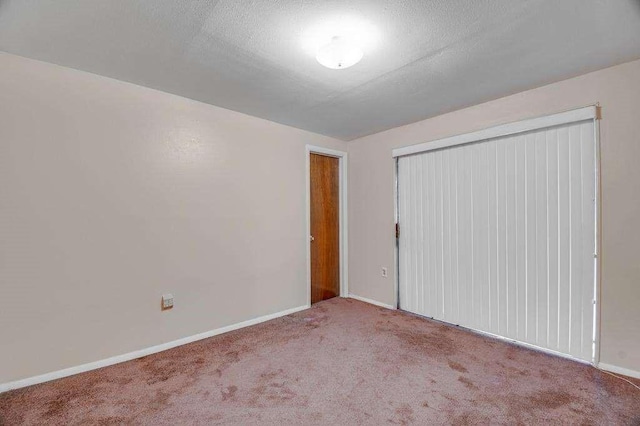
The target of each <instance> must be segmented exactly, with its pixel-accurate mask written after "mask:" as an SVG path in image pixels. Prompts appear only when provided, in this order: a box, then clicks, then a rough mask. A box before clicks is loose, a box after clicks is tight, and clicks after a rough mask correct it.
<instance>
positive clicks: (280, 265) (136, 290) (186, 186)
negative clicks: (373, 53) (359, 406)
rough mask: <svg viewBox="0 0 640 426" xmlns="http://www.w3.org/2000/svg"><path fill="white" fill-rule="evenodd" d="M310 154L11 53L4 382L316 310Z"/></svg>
mask: <svg viewBox="0 0 640 426" xmlns="http://www.w3.org/2000/svg"><path fill="white" fill-rule="evenodd" d="M305 144H314V145H320V146H325V147H328V148H333V149H341V150H346V145H345V144H344V143H343V142H340V141H337V140H334V139H331V138H327V137H322V136H319V135H315V134H312V133H309V132H305V131H301V130H298V129H294V128H291V127H286V126H283V125H279V124H275V123H271V122H269V121H265V120H261V119H257V118H253V117H249V116H247V115H243V114H239V113H236V112H232V111H228V110H225V109H221V108H216V107H213V106H210V105H206V104H202V103H199V102H195V101H191V100H188V99H184V98H180V97H177V96H173V95H168V94H165V93H162V92H158V91H154V90H150V89H146V88H142V87H138V86H135V85H131V84H127V83H122V82H119V81H115V80H111V79H107V78H103V77H99V76H96V75H92V74H87V73H83V72H79V71H75V70H71V69H66V68H62V67H58V66H55V65H50V64H46V63H42V62H36V61H32V60H27V59H24V58H20V57H16V56H12V55H8V54H0V289H1V292H0V293H1V295H2V299H1V301H2V302H1V303H2V308H1V309H0V324H1V327H0V342H2V343H1V349H0V383H5V382H8V381H12V380H17V379H21V378H25V377H30V376H34V375H38V374H42V373H46V372H50V371H54V370H58V369H62V368H65V367H70V366H76V365H79V364H82V363H87V362H91V361H96V360H100V359H103V358H107V357H111V356H114V355H119V354H123V353H127V352H130V351H134V350H137V349H141V348H145V347H148V346H152V345H157V344H160V343H163V342H168V341H171V340H174V339H178V338H181V337H185V336H190V335H193V334H196V333H199V332H203V331H207V330H211V329H215V328H218V327H222V326H225V325H229V324H234V323H237V322H240V321H243V320H248V319H251V318H255V317H258V316H261V315H265V314H270V313H274V312H278V311H282V310H285V309H289V308H294V307H299V306H302V305H306V303H307V300H306V298H307V288H306V243H307V237H306V221H305V215H306V213H305V212H306V210H305V209H306V206H305ZM164 292H172V293H173V295H174V296H175V303H176V306H175V308H174V309H173V310H171V311H166V312H161V311H160V296H161V294H162V293H164Z"/></svg>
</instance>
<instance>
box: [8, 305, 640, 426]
mask: <svg viewBox="0 0 640 426" xmlns="http://www.w3.org/2000/svg"><path fill="white" fill-rule="evenodd" d="M489 423H491V424H550V423H556V424H557V423H562V424H594V425H602V424H620V425H638V424H640V392H639V391H638V390H636V389H635V388H633V387H632V386H631V385H629V384H628V383H625V382H623V381H622V380H619V379H617V378H614V377H611V376H609V375H607V374H605V373H602V372H599V371H597V370H596V369H594V368H592V367H590V366H586V365H582V364H578V363H575V362H571V361H568V360H565V359H561V358H557V357H553V356H549V355H545V354H543V353H539V352H536V351H532V350H528V349H523V348H520V347H517V346H513V345H510V344H506V343H502V342H500V341H496V340H492V339H489V338H486V337H481V336H478V335H475V334H472V333H469V332H466V331H463V330H459V329H456V328H455V327H449V326H446V325H442V324H439V323H437V322H433V321H429V320H425V319H422V318H418V317H415V316H413V315H410V314H407V313H403V312H396V311H390V310H385V309H382V308H378V307H374V306H372V305H368V304H365V303H361V302H358V301H354V300H351V299H332V300H328V301H325V302H322V303H319V304H317V305H315V306H314V307H313V308H311V309H310V310H307V311H303V312H299V313H296V314H293V315H289V316H286V317H283V318H279V319H276V320H273V321H269V322H267V323H263V324H260V325H256V326H253V327H249V328H246V329H243V330H238V331H234V332H231V333H227V334H225V335H222V336H217V337H213V338H210V339H206V340H203V341H201V342H197V343H193V344H190V345H187V346H183V347H180V348H176V349H172V350H169V351H166V352H162V353H159V354H156V355H151V356H148V357H145V358H142V359H139V360H134V361H130V362H126V363H123V364H119V365H115V366H112V367H107V368H103V369H100V370H96V371H93V372H89V373H85V374H81V375H77V376H73V377H68V378H65V379H61V380H57V381H54V382H49V383H44V384H41V385H36V386H32V387H29V388H25V389H20V390H16V391H12V392H7V393H4V394H2V395H0V424H3V425H22V424H26V425H80V424H82V425H85V424H96V425H98V424H100V425H106V424H141V425H159V424H190V425H212V424H225V425H228V424H239V425H251V424H261V425H265V424H268V425H281V424H305V425H314V424H316V425H321V424H323V425H324V424H326V425H337V424H340V425H345V424H362V425H378V424H458V425H467V424H489Z"/></svg>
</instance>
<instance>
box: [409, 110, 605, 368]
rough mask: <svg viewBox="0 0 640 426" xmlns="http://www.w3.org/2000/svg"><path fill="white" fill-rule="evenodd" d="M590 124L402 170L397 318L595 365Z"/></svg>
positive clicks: (470, 147)
mask: <svg viewBox="0 0 640 426" xmlns="http://www.w3.org/2000/svg"><path fill="white" fill-rule="evenodd" d="M596 147H597V145H596V134H595V126H594V120H593V119H591V120H581V121H578V122H571V123H565V124H560V125H555V126H552V127H544V128H539V129H535V130H530V131H527V132H524V133H517V134H512V135H508V136H503V137H496V138H492V139H489V140H481V141H477V142H473V143H466V144H464V145H455V146H450V147H445V148H442V149H437V150H432V151H428V152H422V153H417V154H413V155H407V156H403V157H400V158H398V205H397V208H398V222H399V224H400V238H399V248H398V261H399V293H400V300H399V303H400V308H402V309H404V310H407V311H411V312H414V313H417V314H420V315H424V316H427V317H432V318H435V319H438V320H442V321H446V322H449V323H453V324H457V325H461V326H464V327H468V328H471V329H475V330H479V331H483V332H488V333H491V334H495V335H499V336H503V337H506V338H509V339H513V340H517V341H520V342H524V343H528V344H532V345H536V346H538V347H541V348H545V349H549V350H553V351H557V352H560V353H564V354H568V355H570V356H572V357H575V358H578V359H582V360H585V361H592V357H593V355H594V349H593V348H594V346H593V339H594V324H595V316H594V311H595V309H594V303H595V288H596V286H595V276H596V275H595V266H596V263H595V259H594V257H595V253H596V239H595V237H596V232H595V230H596V170H597V168H596V166H597V165H596Z"/></svg>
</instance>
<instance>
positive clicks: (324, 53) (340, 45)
mask: <svg viewBox="0 0 640 426" xmlns="http://www.w3.org/2000/svg"><path fill="white" fill-rule="evenodd" d="M363 55H364V52H363V51H362V48H361V47H360V46H358V45H357V44H356V43H354V42H351V41H349V40H347V39H345V38H343V37H339V36H334V37H333V38H332V39H331V41H330V42H329V43H327V44H325V45H324V46H322V47H320V48H319V49H318V52H317V53H316V59H317V61H318V62H320V64H322V65H324V66H325V67H327V68H331V69H334V70H340V69H344V68H349V67H351V66H353V65H355V64H357V63H358V62H360V60H361V59H362V56H363Z"/></svg>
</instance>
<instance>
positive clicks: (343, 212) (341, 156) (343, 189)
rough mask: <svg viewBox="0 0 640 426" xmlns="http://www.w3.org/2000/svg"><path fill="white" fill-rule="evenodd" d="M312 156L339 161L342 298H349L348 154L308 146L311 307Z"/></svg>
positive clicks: (308, 300)
mask: <svg viewBox="0 0 640 426" xmlns="http://www.w3.org/2000/svg"><path fill="white" fill-rule="evenodd" d="M311 154H320V155H326V156H327V157H334V158H337V159H338V160H339V165H338V169H339V175H340V182H339V186H340V191H339V195H338V197H339V206H338V210H339V215H340V225H339V226H340V238H339V245H340V297H347V296H348V294H349V287H348V264H347V261H348V244H347V239H348V238H347V236H348V235H349V233H348V229H347V211H348V210H347V153H346V152H344V151H336V150H334V149H328V148H323V147H320V146H314V145H307V146H306V150H305V161H306V174H307V178H306V183H307V190H306V193H307V194H306V196H307V202H306V204H307V234H306V235H305V245H306V247H307V303H308V305H309V306H311V244H310V241H309V237H310V236H311V162H310V158H311Z"/></svg>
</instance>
